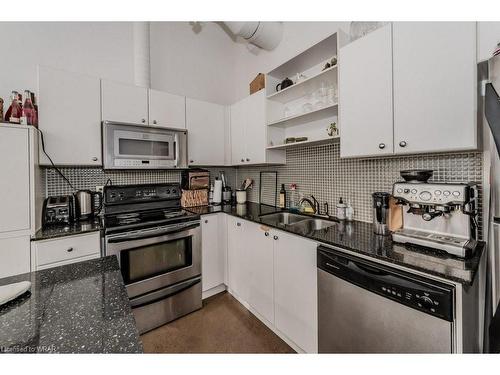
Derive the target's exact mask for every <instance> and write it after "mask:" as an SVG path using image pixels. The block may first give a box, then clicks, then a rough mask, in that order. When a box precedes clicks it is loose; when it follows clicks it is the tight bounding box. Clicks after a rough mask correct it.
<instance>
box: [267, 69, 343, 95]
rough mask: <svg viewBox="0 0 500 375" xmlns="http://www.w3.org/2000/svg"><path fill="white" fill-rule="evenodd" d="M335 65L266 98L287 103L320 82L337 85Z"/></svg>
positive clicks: (314, 88)
mask: <svg viewBox="0 0 500 375" xmlns="http://www.w3.org/2000/svg"><path fill="white" fill-rule="evenodd" d="M337 67H338V64H337V65H335V66H332V67H330V68H328V69H325V70H323V71H321V72H319V73H317V74H315V75H313V76H311V77H308V78H306V79H305V80H303V81H301V82H299V83H296V84H294V85H292V86H288V87H287V88H286V89H283V90H281V91H278V92H275V93H273V94H270V95H268V96H267V99H269V100H273V101H277V102H280V103H288V102H291V101H293V100H296V99H299V98H301V97H303V96H305V95H308V94H311V93H312V92H313V91H315V90H316V89H318V88H319V86H320V84H321V83H325V84H326V85H327V86H337Z"/></svg>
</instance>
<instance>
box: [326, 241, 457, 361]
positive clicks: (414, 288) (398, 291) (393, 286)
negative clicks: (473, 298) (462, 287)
mask: <svg viewBox="0 0 500 375" xmlns="http://www.w3.org/2000/svg"><path fill="white" fill-rule="evenodd" d="M454 294H455V293H454V287H453V286H450V285H446V284H443V283H439V282H436V281H434V280H430V279H426V278H422V277H418V276H416V275H412V274H409V273H406V272H402V271H400V270H396V269H394V268H391V267H386V266H383V265H380V264H377V263H374V262H370V261H367V260H365V259H361V258H358V257H353V256H350V255H346V254H343V253H341V252H338V251H335V250H333V249H330V248H327V247H324V246H319V247H318V325H319V327H318V341H319V342H318V349H319V352H320V353H451V352H452V345H453V324H454V323H453V315H454V314H453V306H454V303H453V300H454Z"/></svg>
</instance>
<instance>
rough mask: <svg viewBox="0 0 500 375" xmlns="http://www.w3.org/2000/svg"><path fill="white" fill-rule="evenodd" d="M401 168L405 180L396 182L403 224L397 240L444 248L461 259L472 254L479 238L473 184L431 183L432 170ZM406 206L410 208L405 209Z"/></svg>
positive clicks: (395, 235) (394, 193)
mask: <svg viewBox="0 0 500 375" xmlns="http://www.w3.org/2000/svg"><path fill="white" fill-rule="evenodd" d="M420 172H421V173H420V175H419V174H418V173H417V174H416V175H417V177H415V173H416V172H415V171H402V173H401V175H402V176H403V178H405V179H406V181H405V182H396V183H395V184H394V185H393V194H392V195H393V196H394V198H396V199H397V203H398V204H400V205H403V206H405V208H404V209H403V227H402V228H401V229H398V230H396V231H395V232H394V233H393V234H392V238H393V240H394V241H395V242H399V243H410V244H416V245H420V246H425V247H430V248H433V249H438V250H443V251H445V252H447V253H449V254H452V255H455V256H457V257H460V258H467V257H469V256H471V255H472V254H473V253H474V251H475V249H476V246H477V240H478V224H477V214H478V207H477V205H478V193H477V185H476V184H474V183H453V182H443V183H434V182H433V183H428V182H427V180H428V179H429V178H430V177H431V176H432V171H429V170H426V171H420ZM406 208H407V209H406Z"/></svg>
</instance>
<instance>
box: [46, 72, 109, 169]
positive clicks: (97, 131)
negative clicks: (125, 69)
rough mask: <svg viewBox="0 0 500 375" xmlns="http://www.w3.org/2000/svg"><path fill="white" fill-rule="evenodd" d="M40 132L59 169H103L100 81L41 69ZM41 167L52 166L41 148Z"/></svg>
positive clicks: (82, 75)
mask: <svg viewBox="0 0 500 375" xmlns="http://www.w3.org/2000/svg"><path fill="white" fill-rule="evenodd" d="M38 95H39V101H38V105H39V112H40V113H39V129H40V130H41V131H42V132H43V137H44V143H45V151H46V152H47V154H48V155H49V156H50V158H51V159H52V161H53V162H54V163H55V164H56V165H102V160H101V100H100V80H99V78H95V77H90V76H86V75H84V74H79V73H70V72H66V71H63V70H59V69H53V68H47V67H42V66H40V67H38ZM39 152H40V164H42V165H50V161H49V159H48V158H47V157H46V156H45V154H44V152H43V150H42V147H40V150H39Z"/></svg>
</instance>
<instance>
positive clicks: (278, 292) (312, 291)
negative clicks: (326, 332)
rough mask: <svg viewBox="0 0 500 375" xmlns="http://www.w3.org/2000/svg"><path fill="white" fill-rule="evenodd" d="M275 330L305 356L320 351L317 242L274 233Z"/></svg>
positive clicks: (277, 232)
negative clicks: (275, 237)
mask: <svg viewBox="0 0 500 375" xmlns="http://www.w3.org/2000/svg"><path fill="white" fill-rule="evenodd" d="M272 234H273V237H274V236H277V237H278V240H277V241H275V245H274V306H275V325H276V328H277V329H278V330H279V331H280V332H282V333H283V334H285V335H286V336H287V337H288V338H289V339H290V340H292V341H293V342H294V343H295V344H297V345H298V346H299V347H300V348H301V349H303V350H304V351H305V352H306V353H317V351H318V308H317V307H318V302H317V269H316V247H317V244H316V243H315V242H314V241H311V240H307V239H304V238H300V237H297V236H293V235H291V234H288V233H285V232H281V231H274V230H273V231H272Z"/></svg>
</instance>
